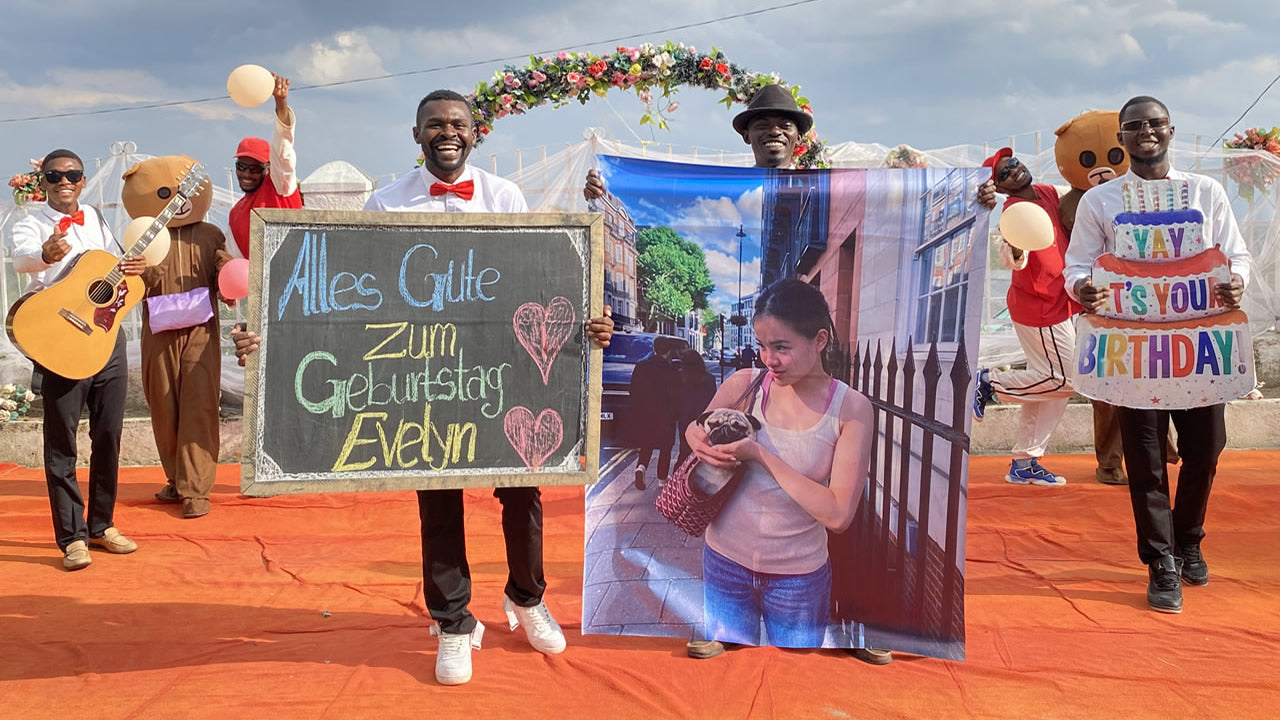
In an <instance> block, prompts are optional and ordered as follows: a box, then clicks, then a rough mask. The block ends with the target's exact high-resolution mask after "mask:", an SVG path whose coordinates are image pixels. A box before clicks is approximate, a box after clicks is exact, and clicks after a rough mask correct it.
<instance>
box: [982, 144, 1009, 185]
mask: <svg viewBox="0 0 1280 720" xmlns="http://www.w3.org/2000/svg"><path fill="white" fill-rule="evenodd" d="M1007 157H1013V148H1007V147H1002V148H1000V149H999V150H997V151H996V154H995V155H992V156H991V157H989V158H987V159H986V160H983V161H982V167H989V168H991V180H992V181H994V180H995V179H996V164H997V163H999V162H1000V159H1001V158H1007Z"/></svg>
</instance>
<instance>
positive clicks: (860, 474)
mask: <svg viewBox="0 0 1280 720" xmlns="http://www.w3.org/2000/svg"><path fill="white" fill-rule="evenodd" d="M752 324H753V326H754V328H755V334H756V338H757V340H758V342H759V345H760V353H761V359H762V360H763V362H764V366H765V368H766V370H763V371H761V370H753V369H751V368H747V369H744V370H741V371H739V372H737V373H734V374H733V375H732V376H730V377H729V378H728V379H727V380H725V382H724V383H723V384H722V385H721V386H720V388H719V390H718V391H717V392H716V394H715V397H713V398H712V400H711V403H710V404H709V405H708V406H707V409H708V410H714V409H716V408H725V407H729V406H730V405H731V404H732V403H733V402H734V401H735V400H736V399H737V398H740V397H742V396H743V394H744V393H746V392H747V390H748V389H749V388H750V387H751V383H752V381H753V380H755V379H756V377H757V373H760V372H765V373H767V375H765V377H764V378H763V381H762V382H761V384H760V388H759V391H758V392H757V393H756V395H755V400H754V402H753V403H752V405H751V407H750V408H749V410H748V412H749V413H750V414H751V415H753V416H754V417H755V418H756V419H757V420H758V421H759V423H760V429H759V430H758V431H757V432H756V433H755V435H754V437H750V436H748V437H746V438H744V439H742V440H738V441H736V442H732V443H729V444H721V445H711V444H709V443H708V440H707V432H706V430H705V428H703V427H702V426H700V425H699V424H697V423H694V424H691V425H690V426H689V427H688V429H687V430H686V432H685V436H686V438H687V440H688V441H689V445H690V447H692V448H693V452H695V453H697V455H698V457H700V458H701V459H702V460H703V461H704V462H706V463H708V464H709V465H713V466H715V467H720V468H726V469H737V468H740V467H741V468H742V469H743V472H744V474H743V476H742V479H741V481H740V482H739V484H738V486H737V487H736V488H735V489H734V490H733V491H732V495H731V496H730V497H729V499H728V501H727V502H726V503H725V505H724V507H723V509H722V510H721V511H720V513H719V514H718V515H717V516H716V518H715V519H714V520H713V521H712V522H711V525H710V526H709V527H708V528H707V531H706V545H705V547H704V549H703V565H702V573H703V574H702V579H703V588H704V591H703V592H704V601H705V609H704V612H705V624H706V637H707V638H708V639H709V640H708V641H703V642H695V643H691V644H690V654H691V655H695V656H710V655H713V654H717V653H718V652H719V651H720V650H721V649H722V648H720V647H719V645H720V643H718V642H713V641H722V642H730V643H742V644H751V645H758V644H761V642H762V638H761V636H760V623H761V620H762V619H763V621H764V626H765V632H766V633H767V641H768V644H770V645H774V646H777V647H820V646H821V645H822V641H823V635H824V633H825V631H826V627H827V623H828V616H829V610H828V608H829V603H830V596H831V565H830V562H829V561H828V558H827V530H832V531H835V532H839V531H842V530H844V529H845V528H847V527H848V526H849V524H850V523H851V522H852V521H853V516H854V511H855V510H856V509H857V506H858V501H859V499H860V498H861V497H862V491H863V488H864V485H865V484H866V482H867V472H868V467H869V464H870V452H871V447H870V445H871V428H872V408H871V403H870V402H869V401H868V400H867V399H866V398H865V397H864V396H863V395H861V394H860V393H858V392H856V391H853V390H851V389H850V388H849V386H848V385H845V384H844V383H842V382H840V381H839V380H836V379H834V378H833V377H832V376H831V374H830V372H829V369H830V368H829V367H828V365H827V361H828V356H829V355H830V352H829V351H830V350H833V349H834V347H835V333H834V327H833V324H832V322H831V312H830V310H829V308H828V306H827V301H826V299H825V298H824V297H823V296H822V293H821V291H819V290H818V289H817V288H815V287H813V286H812V285H809V284H808V283H805V282H802V281H800V280H795V279H788V280H782V281H780V282H778V283H775V284H774V285H771V286H770V287H768V288H766V289H765V290H764V291H763V292H762V293H761V294H760V295H759V297H758V298H757V300H756V306H755V316H754V319H753V322H752ZM695 645H701V646H705V648H706V654H705V655H703V654H700V653H695V652H694V650H695V647H694V646H695Z"/></svg>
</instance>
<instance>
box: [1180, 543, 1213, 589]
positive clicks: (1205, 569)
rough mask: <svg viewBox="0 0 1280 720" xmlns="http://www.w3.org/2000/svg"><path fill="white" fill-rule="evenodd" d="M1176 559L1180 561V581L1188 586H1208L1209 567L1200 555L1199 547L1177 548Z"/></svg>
mask: <svg viewBox="0 0 1280 720" xmlns="http://www.w3.org/2000/svg"><path fill="white" fill-rule="evenodd" d="M1178 558H1179V559H1180V560H1182V579H1183V581H1185V582H1186V583H1187V584H1188V585H1208V584H1209V565H1208V564H1207V563H1205V561H1204V556H1203V555H1201V554H1200V546H1199V545H1187V546H1186V547H1182V548H1178Z"/></svg>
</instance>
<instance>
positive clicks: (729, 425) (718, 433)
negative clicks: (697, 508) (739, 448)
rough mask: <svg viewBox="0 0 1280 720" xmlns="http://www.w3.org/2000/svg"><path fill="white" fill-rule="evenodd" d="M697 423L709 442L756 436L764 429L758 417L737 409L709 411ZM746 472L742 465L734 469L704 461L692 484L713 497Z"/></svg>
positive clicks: (691, 480)
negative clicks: (719, 466)
mask: <svg viewBox="0 0 1280 720" xmlns="http://www.w3.org/2000/svg"><path fill="white" fill-rule="evenodd" d="M697 423H698V424H699V425H701V426H702V429H703V430H706V431H707V442H708V443H710V444H712V445H727V444H729V443H732V442H737V441H739V440H742V439H744V438H753V437H755V434H756V431H757V430H759V429H760V421H759V420H757V419H755V417H754V416H752V415H748V414H746V413H744V412H742V411H740V410H734V409H733V408H716V409H715V410H708V411H707V412H704V413H702V414H701V415H699V416H698V420H697ZM743 471H744V468H742V467H739V468H738V469H736V470H734V469H730V468H718V467H716V466H714V465H711V464H709V463H705V462H700V463H698V464H697V466H696V467H694V469H693V472H692V473H691V474H690V475H689V487H690V488H691V489H693V490H694V491H695V492H697V493H700V494H702V495H705V496H707V497H711V496H712V495H715V494H716V493H718V492H720V490H722V489H724V487H725V486H726V485H728V484H729V482H730V481H732V480H733V478H734V477H735V476H736V475H738V474H739V473H741V472H743Z"/></svg>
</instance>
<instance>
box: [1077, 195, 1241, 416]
mask: <svg viewBox="0 0 1280 720" xmlns="http://www.w3.org/2000/svg"><path fill="white" fill-rule="evenodd" d="M1121 191H1122V193H1123V197H1124V207H1125V212H1123V213H1120V214H1118V215H1116V218H1115V221H1114V225H1115V251H1114V252H1112V253H1105V254H1103V255H1100V256H1098V258H1097V259H1096V260H1094V264H1093V286H1094V287H1095V288H1098V289H1099V290H1101V291H1103V292H1104V293H1105V296H1106V301H1105V303H1104V305H1103V306H1102V307H1101V308H1100V309H1099V310H1098V312H1097V314H1095V315H1082V316H1080V319H1079V320H1078V321H1077V323H1076V377H1075V388H1076V391H1077V392H1079V393H1080V394H1081V395H1084V396H1085V397H1088V398H1091V399H1094V400H1103V401H1106V402H1108V403H1111V404H1113V405H1121V406H1124V407H1131V408H1145V409H1163V410H1183V409H1189V408H1196V407H1204V406H1207V405H1216V404H1218V403H1222V402H1226V401H1228V400H1232V399H1234V398H1237V397H1240V396H1241V395H1244V394H1245V393H1247V392H1249V391H1250V390H1252V389H1253V386H1254V375H1255V369H1254V361H1253V339H1252V337H1251V336H1250V334H1249V322H1248V317H1246V316H1245V314H1244V312H1242V311H1240V310H1237V309H1232V308H1229V307H1227V306H1226V305H1225V304H1223V302H1222V300H1221V298H1219V297H1218V293H1217V290H1216V286H1217V285H1219V284H1222V283H1229V282H1231V266H1230V261H1229V260H1228V259H1227V256H1226V255H1225V254H1224V253H1223V252H1222V250H1221V249H1220V248H1218V247H1216V246H1214V245H1213V244H1212V242H1211V241H1210V240H1209V239H1208V238H1205V237H1204V216H1203V215H1202V214H1201V213H1200V211H1199V210H1194V209H1191V208H1190V207H1189V205H1190V202H1189V197H1188V195H1189V186H1188V183H1187V181H1186V180H1152V181H1134V182H1126V183H1125V184H1124V186H1123V187H1122V188H1121Z"/></svg>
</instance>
